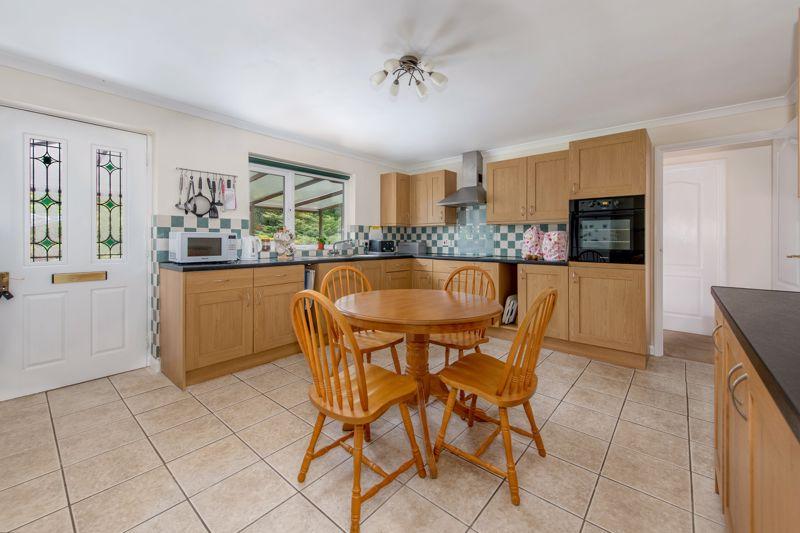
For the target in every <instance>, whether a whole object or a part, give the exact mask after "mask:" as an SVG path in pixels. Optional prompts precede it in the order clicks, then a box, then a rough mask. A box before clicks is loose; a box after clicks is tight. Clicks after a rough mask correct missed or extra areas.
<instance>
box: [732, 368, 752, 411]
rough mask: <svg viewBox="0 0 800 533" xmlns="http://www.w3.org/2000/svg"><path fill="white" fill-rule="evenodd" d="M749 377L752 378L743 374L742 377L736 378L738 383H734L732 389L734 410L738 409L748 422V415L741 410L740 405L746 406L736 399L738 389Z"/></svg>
mask: <svg viewBox="0 0 800 533" xmlns="http://www.w3.org/2000/svg"><path fill="white" fill-rule="evenodd" d="M749 377H750V376H748V375H747V374H742V375H741V376H739V377H738V378H736V381H734V382H733V386H732V387H731V400H733V408H734V409H736V412H737V413H739V416H741V417H742V418H744V419H745V420H747V415H746V414H744V413H743V412H742V410H741V409H740V408H739V405H744V404H743V403H741V402H740V401H739V400H737V399H736V387H738V386H739V384H740V383H741V382H742V381H746V380H747V379H748V378H749Z"/></svg>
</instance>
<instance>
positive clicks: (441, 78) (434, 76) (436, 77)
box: [429, 72, 447, 87]
mask: <svg viewBox="0 0 800 533" xmlns="http://www.w3.org/2000/svg"><path fill="white" fill-rule="evenodd" d="M429 76H430V78H431V81H432V82H433V84H434V85H436V86H437V87H442V86H443V85H445V84H446V83H447V76H445V75H444V74H442V73H441V72H431V73H429Z"/></svg>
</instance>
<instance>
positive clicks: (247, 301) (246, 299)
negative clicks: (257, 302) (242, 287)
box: [244, 291, 250, 307]
mask: <svg viewBox="0 0 800 533" xmlns="http://www.w3.org/2000/svg"><path fill="white" fill-rule="evenodd" d="M244 306H245V307H250V291H245V293H244Z"/></svg>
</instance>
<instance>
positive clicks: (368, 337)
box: [347, 330, 405, 353]
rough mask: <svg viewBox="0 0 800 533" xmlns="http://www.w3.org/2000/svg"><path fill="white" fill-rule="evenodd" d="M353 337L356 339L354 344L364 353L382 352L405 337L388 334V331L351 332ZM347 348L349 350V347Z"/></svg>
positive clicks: (397, 334)
mask: <svg viewBox="0 0 800 533" xmlns="http://www.w3.org/2000/svg"><path fill="white" fill-rule="evenodd" d="M353 336H354V337H355V338H356V344H358V347H359V348H361V351H362V352H364V353H366V352H377V351H378V350H384V349H386V348H388V347H390V346H392V345H393V344H399V343H401V342H403V340H405V336H404V335H403V334H402V333H390V332H388V331H375V330H362V331H355V332H353ZM347 348H348V349H350V347H349V346H348V347H347Z"/></svg>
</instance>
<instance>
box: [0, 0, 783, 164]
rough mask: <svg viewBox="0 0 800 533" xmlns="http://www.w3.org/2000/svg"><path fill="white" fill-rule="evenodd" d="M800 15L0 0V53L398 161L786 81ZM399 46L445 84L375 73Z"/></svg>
mask: <svg viewBox="0 0 800 533" xmlns="http://www.w3.org/2000/svg"><path fill="white" fill-rule="evenodd" d="M796 19H797V3H796V2H795V1H790V0H761V1H752V0H703V1H698V0H671V1H641V0H569V1H557V0H549V1H545V0H516V1H511V0H491V1H490V0H484V1H478V0H437V1H435V2H434V1H430V0H428V1H413V0H394V1H391V2H388V1H368V0H336V1H330V0H298V1H286V0H280V1H279V0H232V1H228V2H207V1H206V2H198V1H196V0H194V1H190V0H169V1H164V0H158V1H157V0H136V1H120V0H106V1H103V2H100V1H89V0H70V1H68V2H64V1H63V0H62V1H55V0H38V1H36V2H30V1H6V0H3V1H0V52H5V53H6V54H8V55H10V56H19V57H22V58H24V59H29V60H34V61H41V62H45V63H48V64H51V65H53V66H56V67H60V68H62V69H67V70H69V71H73V72H76V73H79V74H82V75H85V76H92V77H95V78H99V79H103V80H107V81H108V82H111V83H112V84H114V85H118V86H123V87H127V88H131V89H134V90H136V91H140V92H143V93H149V94H150V95H153V96H155V97H159V98H164V99H169V100H173V101H178V102H181V103H184V104H187V105H190V106H194V107H196V108H201V109H204V110H208V111H211V112H213V113H217V114H222V115H227V116H229V117H232V118H234V119H238V120H241V121H246V122H249V123H251V124H255V125H258V126H260V127H262V128H264V129H266V130H267V131H270V132H273V133H274V134H276V135H279V136H282V137H286V138H291V139H296V140H299V141H301V142H307V143H310V144H313V145H317V146H325V147H328V148H332V149H336V150H340V151H344V152H348V153H352V154H356V155H360V156H364V157H369V158H372V159H378V160H382V161H387V162H390V163H391V164H394V165H397V166H400V167H408V166H413V165H414V164H417V163H420V162H423V161H430V160H434V159H440V158H444V157H450V156H454V155H456V154H460V153H462V152H465V151H468V150H476V149H478V150H486V149H491V148H496V147H500V146H507V145H513V144H519V143H523V142H527V141H531V140H536V139H543V138H547V137H555V136H560V135H565V134H569V133H574V132H579V131H587V130H594V129H601V128H607V127H612V126H616V125H620V124H627V123H632V122H638V121H643V120H649V119H656V118H660V117H665V116H671V115H677V114H683V113H690V112H694V111H700V110H704V109H710V108H716V107H721V106H728V105H734V104H739V103H744V102H750V101H754V100H760V99H765V98H771V97H776V96H782V95H783V94H784V93H785V92H786V90H787V89H788V87H789V85H790V82H791V76H792V75H793V68H792V61H793V57H794V55H793V53H792V48H793V46H794V39H793V31H794V23H795V21H796ZM406 53H414V54H417V55H419V56H421V57H424V58H426V60H427V59H429V60H430V61H431V62H432V63H433V66H434V67H435V68H436V69H437V70H438V69H441V70H442V71H443V72H446V73H447V76H448V77H449V79H450V81H449V83H448V85H447V86H446V87H445V88H444V89H443V90H438V89H436V88H435V87H431V88H430V93H431V94H429V95H428V97H427V98H426V99H424V100H422V101H420V99H419V98H418V97H417V95H416V94H415V92H414V91H413V90H402V91H400V94H399V95H398V97H397V98H392V97H390V95H389V94H388V91H386V90H381V89H376V88H374V87H372V86H371V84H370V83H369V76H370V75H371V74H372V73H373V72H374V71H375V70H376V68H377V67H376V65H377V66H380V65H382V64H383V62H384V60H385V59H386V58H387V57H395V58H399V57H400V56H402V55H403V54H406ZM384 89H385V88H384Z"/></svg>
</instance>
